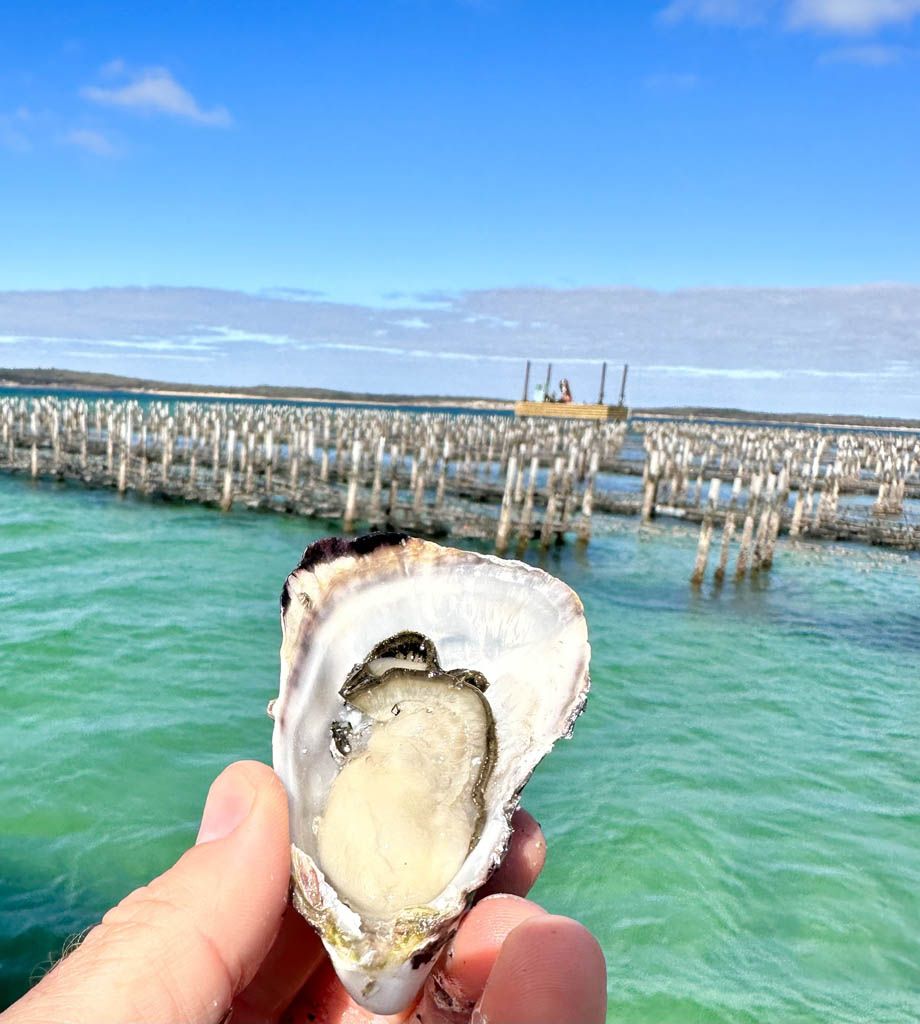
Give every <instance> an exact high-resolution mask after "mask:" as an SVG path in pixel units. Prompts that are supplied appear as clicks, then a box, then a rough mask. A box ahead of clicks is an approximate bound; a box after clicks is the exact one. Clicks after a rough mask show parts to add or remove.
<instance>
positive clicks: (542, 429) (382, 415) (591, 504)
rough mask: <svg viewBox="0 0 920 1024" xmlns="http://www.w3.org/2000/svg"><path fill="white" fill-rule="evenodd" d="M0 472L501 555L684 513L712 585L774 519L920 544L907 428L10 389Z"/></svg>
mask: <svg viewBox="0 0 920 1024" xmlns="http://www.w3.org/2000/svg"><path fill="white" fill-rule="evenodd" d="M0 468H6V469H9V470H13V471H16V472H26V473H29V474H30V475H31V476H33V477H38V476H52V477H59V478H64V479H74V480H81V481H83V482H85V483H87V484H90V485H97V486H107V487H114V488H116V489H117V490H118V491H119V492H121V493H124V492H126V491H137V492H140V493H148V494H156V495H160V496H162V497H165V498H177V499H184V500H190V501H200V502H204V503H207V504H213V505H219V506H220V507H221V508H224V509H230V508H232V507H233V505H234V504H237V503H238V504H242V505H245V506H248V507H255V508H264V509H273V510H277V511H287V512H293V513H296V514H302V515H312V516H318V517H322V518H326V519H333V520H340V521H341V525H342V528H343V529H344V530H345V531H346V532H350V531H351V530H353V529H354V528H355V527H356V526H358V525H359V524H360V525H362V526H364V527H365V528H367V527H370V528H373V527H378V528H383V527H395V528H400V529H406V530H409V531H414V532H417V533H422V534H426V535H429V536H458V537H477V538H481V539H492V540H494V543H495V547H496V549H497V550H498V551H499V552H500V553H505V552H507V551H508V550H509V549H511V548H516V549H517V550H518V551H520V550H522V549H524V548H526V546H527V545H528V544H529V543H531V542H533V541H536V542H537V543H539V544H540V545H541V546H542V547H548V546H549V545H551V544H553V543H557V542H559V541H560V540H562V539H563V538H565V537H566V536H567V535H574V536H575V537H576V538H577V539H578V540H579V541H581V542H587V541H588V540H589V538H590V536H591V531H592V525H593V524H595V523H596V518H597V514H598V513H614V514H616V513H619V514H627V515H637V516H639V518H640V520H641V522H644V523H645V522H649V521H651V520H652V519H655V518H679V519H683V520H685V521H690V522H698V523H699V525H700V534H699V543H698V548H697V557H696V562H695V565H694V568H693V573H692V580H693V582H694V583H696V584H699V583H701V582H702V581H703V580H704V579H705V577H706V573H707V568H708V565H709V562H710V550H711V548H712V546H713V541H714V539H715V536H716V531H717V529H718V528H721V536H720V542H719V553H718V557H717V559H716V568H715V572H714V579H715V580H717V581H719V580H722V579H724V578H725V576H726V574H727V573H728V572H729V562H730V560H731V555H732V553H733V552H736V561H735V566H734V575H735V576H736V577H741V576H744V575H745V574H746V573H748V572H750V571H764V570H766V569H769V568H770V566H771V564H772V561H773V557H774V550H775V546H776V542H777V538H778V537H779V536H780V534H781V533H784V532H785V533H786V534H788V535H789V536H790V537H793V538H795V537H801V536H810V537H815V538H836V539H852V540H862V541H867V542H869V543H874V544H886V545H891V546H898V547H902V548H908V549H920V525H918V522H917V520H916V516H915V513H914V511H913V509H914V505H913V503H914V502H915V501H916V500H917V499H918V498H920V434H917V433H916V432H906V431H905V432H902V433H891V432H889V433H883V432H874V433H873V432H857V431H850V432H839V431H828V430H825V431H820V430H814V429H803V428H795V427H756V426H745V427H738V426H729V425H719V424H705V423H700V422H693V421H690V420H677V419H674V420H667V421H655V420H645V421H637V420H632V421H630V422H629V423H628V424H621V423H617V424H609V423H591V422H585V421H575V420H556V419H554V420H541V419H521V420H519V419H514V418H512V417H508V416H497V415H472V414H471V415H455V414H448V413H439V412H425V413H421V412H419V413H414V412H404V411H397V410H386V409H368V408H355V407H343V406H339V407H329V406H311V405H293V404H291V405H269V404H264V403H239V404H230V403H218V402H210V403H209V402H185V401H179V402H169V403H167V402H162V401H144V402H139V401H115V400H99V401H85V400H82V399H77V398H71V399H59V398H56V397H53V396H42V397H35V398H22V397H13V396H7V397H5V398H2V399H0ZM639 476H641V478H642V479H641V483H640V482H639V481H638V480H635V478H637V477H639ZM631 480H634V481H635V482H632V483H631ZM729 481H731V484H730V486H729ZM870 498H871V499H874V500H871V501H870V500H869V499H870Z"/></svg>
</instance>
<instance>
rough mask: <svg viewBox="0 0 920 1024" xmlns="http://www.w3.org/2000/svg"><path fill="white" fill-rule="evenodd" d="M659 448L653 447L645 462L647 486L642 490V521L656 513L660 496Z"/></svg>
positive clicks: (644, 521) (646, 520)
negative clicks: (656, 504)
mask: <svg viewBox="0 0 920 1024" xmlns="http://www.w3.org/2000/svg"><path fill="white" fill-rule="evenodd" d="M658 464H659V454H658V449H657V448H656V449H653V451H652V452H651V454H650V455H649V457H648V459H647V460H646V464H645V486H644V489H643V492H642V522H643V523H647V522H648V521H649V520H650V519H651V518H652V517H653V516H654V515H655V501H656V499H657V497H658V479H659V476H658V474H659V469H658Z"/></svg>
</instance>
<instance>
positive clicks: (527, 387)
mask: <svg viewBox="0 0 920 1024" xmlns="http://www.w3.org/2000/svg"><path fill="white" fill-rule="evenodd" d="M529 390H530V360H529V359H528V360H527V369H526V370H524V397H523V399H522V401H525V402H526V401H527V392H528V391H529Z"/></svg>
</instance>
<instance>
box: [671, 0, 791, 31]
mask: <svg viewBox="0 0 920 1024" xmlns="http://www.w3.org/2000/svg"><path fill="white" fill-rule="evenodd" d="M771 6H772V0H671V3H669V4H668V6H667V7H665V8H664V9H663V10H662V11H661V13H660V15H659V17H660V18H661V20H662V21H665V22H669V23H674V22H678V21H702V22H706V23H709V24H713V25H757V24H760V23H761V22H762V21H763V20H764V18H765V17H766V14H767V11H768V10H769V8H770V7H771Z"/></svg>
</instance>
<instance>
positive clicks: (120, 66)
mask: <svg viewBox="0 0 920 1024" xmlns="http://www.w3.org/2000/svg"><path fill="white" fill-rule="evenodd" d="M102 70H103V73H104V74H106V75H108V76H112V75H120V74H122V73H124V63H123V62H121V61H112V62H110V63H109V64H107V65H105V67H104V68H103V69H102ZM80 95H81V96H83V98H84V99H87V100H90V101H91V102H92V103H99V104H102V105H103V106H109V107H122V108H123V109H125V110H133V111H135V112H137V113H141V114H168V115H169V116H171V117H179V118H184V119H185V120H187V121H194V122H195V123H197V124H204V125H212V126H225V125H229V124H230V123H231V122H232V118H231V117H230V112H229V111H228V110H227V108H226V107H220V106H218V107H212V108H211V109H210V110H206V109H204V108H202V107H201V106H200V105H199V103H198V101H197V100H196V99H195V97H194V96H193V95H192V94H191V93H190V92H189V91H188V90H187V89H185V88H183V87H182V86H181V85H180V84H179V83H178V82H177V81H176V80H175V78H173V76H172V74H171V73H170V72H169V70H168V69H167V68H147V69H146V70H144V71H141V72H139V73H137V74H135V75H134V76H133V77H132V78H131V81H129V82H127V83H126V84H125V85H120V86H111V87H106V86H99V85H87V86H85V87H84V88H83V89H81V90H80Z"/></svg>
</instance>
